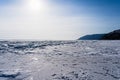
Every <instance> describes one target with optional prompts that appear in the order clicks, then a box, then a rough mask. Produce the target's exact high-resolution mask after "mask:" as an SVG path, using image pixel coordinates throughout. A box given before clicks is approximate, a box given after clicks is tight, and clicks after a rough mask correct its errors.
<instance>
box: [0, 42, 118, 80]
mask: <svg viewBox="0 0 120 80" xmlns="http://www.w3.org/2000/svg"><path fill="white" fill-rule="evenodd" d="M0 80H120V41H0Z"/></svg>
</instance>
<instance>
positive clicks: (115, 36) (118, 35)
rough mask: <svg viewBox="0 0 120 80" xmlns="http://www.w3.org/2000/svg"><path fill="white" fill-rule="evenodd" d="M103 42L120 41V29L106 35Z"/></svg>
mask: <svg viewBox="0 0 120 80" xmlns="http://www.w3.org/2000/svg"><path fill="white" fill-rule="evenodd" d="M102 40H120V29H119V30H115V31H113V32H110V33H108V34H105V35H104V36H103V37H102Z"/></svg>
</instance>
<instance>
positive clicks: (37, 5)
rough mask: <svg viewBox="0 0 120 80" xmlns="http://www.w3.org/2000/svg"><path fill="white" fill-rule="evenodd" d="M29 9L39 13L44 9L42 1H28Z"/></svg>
mask: <svg viewBox="0 0 120 80" xmlns="http://www.w3.org/2000/svg"><path fill="white" fill-rule="evenodd" d="M26 6H27V9H28V10H29V11H32V12H39V11H41V10H43V9H44V4H43V1H42V0H27V4H26Z"/></svg>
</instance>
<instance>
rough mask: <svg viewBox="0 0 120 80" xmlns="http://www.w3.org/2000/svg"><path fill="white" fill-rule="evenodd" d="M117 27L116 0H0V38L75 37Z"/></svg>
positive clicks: (118, 8) (118, 1) (118, 9)
mask: <svg viewBox="0 0 120 80" xmlns="http://www.w3.org/2000/svg"><path fill="white" fill-rule="evenodd" d="M116 29H120V0H0V40H1V39H4V40H6V39H13V40H20V39H21V40H75V39H78V38H79V37H81V36H84V35H87V34H99V33H107V32H111V31H113V30H116Z"/></svg>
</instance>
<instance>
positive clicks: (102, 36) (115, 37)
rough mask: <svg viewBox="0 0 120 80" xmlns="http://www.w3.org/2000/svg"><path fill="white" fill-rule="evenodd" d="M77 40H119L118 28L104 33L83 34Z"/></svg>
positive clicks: (119, 32) (119, 30) (119, 31)
mask: <svg viewBox="0 0 120 80" xmlns="http://www.w3.org/2000/svg"><path fill="white" fill-rule="evenodd" d="M78 40H120V29H118V30H114V31H112V32H110V33H106V34H92V35H85V36H83V37H80V38H79V39H78Z"/></svg>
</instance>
